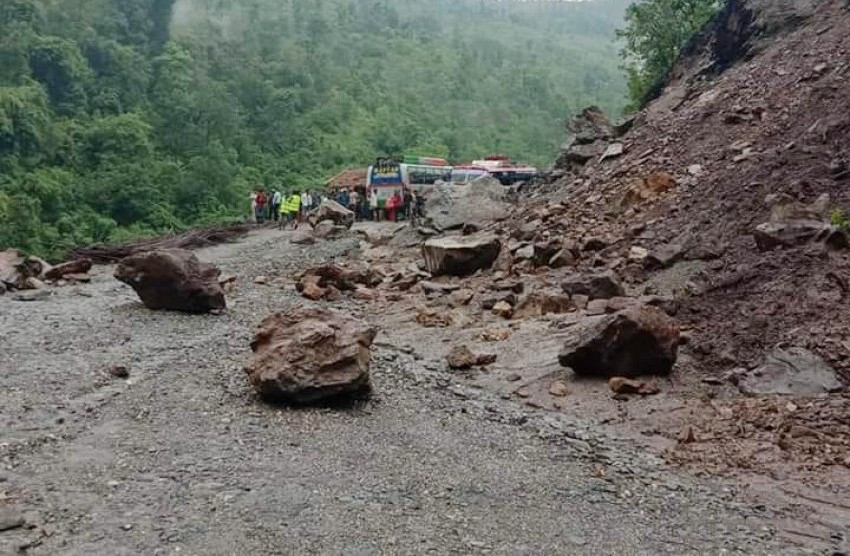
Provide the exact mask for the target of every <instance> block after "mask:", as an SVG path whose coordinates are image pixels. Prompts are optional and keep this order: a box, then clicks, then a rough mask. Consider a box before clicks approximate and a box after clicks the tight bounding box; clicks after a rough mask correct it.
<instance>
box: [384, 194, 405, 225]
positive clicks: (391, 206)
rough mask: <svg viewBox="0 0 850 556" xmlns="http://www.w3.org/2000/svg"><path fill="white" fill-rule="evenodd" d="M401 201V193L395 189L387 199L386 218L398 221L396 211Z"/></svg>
mask: <svg viewBox="0 0 850 556" xmlns="http://www.w3.org/2000/svg"><path fill="white" fill-rule="evenodd" d="M402 202H403V201H402V199H401V194H400V193H399V192H398V191H395V192H394V193H393V195H392V197H390V198H389V200H388V201H387V220H389V221H390V222H398V211H399V209H400V208H401V205H402Z"/></svg>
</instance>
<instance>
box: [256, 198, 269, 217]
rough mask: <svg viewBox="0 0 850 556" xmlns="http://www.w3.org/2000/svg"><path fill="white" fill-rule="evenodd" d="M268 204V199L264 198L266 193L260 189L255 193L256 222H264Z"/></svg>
mask: <svg viewBox="0 0 850 556" xmlns="http://www.w3.org/2000/svg"><path fill="white" fill-rule="evenodd" d="M268 202H269V198H268V197H267V196H266V192H265V191H263V190H262V189H260V190H259V191H258V192H257V200H256V203H257V222H258V223H260V224H262V223H263V222H265V221H266V204H267V203H268Z"/></svg>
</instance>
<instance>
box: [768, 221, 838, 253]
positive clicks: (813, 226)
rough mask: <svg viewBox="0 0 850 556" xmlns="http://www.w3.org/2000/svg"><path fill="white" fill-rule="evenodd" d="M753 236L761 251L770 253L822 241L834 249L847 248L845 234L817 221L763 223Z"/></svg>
mask: <svg viewBox="0 0 850 556" xmlns="http://www.w3.org/2000/svg"><path fill="white" fill-rule="evenodd" d="M753 236H754V237H755V240H756V245H757V246H758V248H759V249H760V250H761V251H770V250H771V249H776V248H777V247H795V246H798V245H805V244H807V243H810V242H814V241H823V242H825V243H826V244H827V245H829V246H831V247H834V248H846V247H847V246H848V238H847V234H845V233H844V232H843V231H841V230H838V229H837V228H835V227H834V226H832V225H830V224H827V223H826V222H820V221H817V220H790V221H787V222H765V223H764V224H760V225H759V226H757V227H756V230H755V233H754V234H753Z"/></svg>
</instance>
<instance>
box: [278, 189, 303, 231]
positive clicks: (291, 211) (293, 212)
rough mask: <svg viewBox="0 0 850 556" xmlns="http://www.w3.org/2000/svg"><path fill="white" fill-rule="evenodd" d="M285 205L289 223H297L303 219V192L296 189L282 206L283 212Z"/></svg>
mask: <svg viewBox="0 0 850 556" xmlns="http://www.w3.org/2000/svg"><path fill="white" fill-rule="evenodd" d="M283 207H286V213H285V215H286V222H287V224H288V223H293V224H294V223H296V222H300V221H301V192H300V191H294V192H293V193H292V194H291V195H290V196H289V198H288V199H287V200H286V202H284V203H283V205H282V206H281V212H282V211H283V210H284V208H283Z"/></svg>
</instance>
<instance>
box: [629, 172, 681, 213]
mask: <svg viewBox="0 0 850 556" xmlns="http://www.w3.org/2000/svg"><path fill="white" fill-rule="evenodd" d="M675 186H676V178H674V177H673V176H672V175H671V174H668V173H667V172H661V171H659V172H652V173H651V174H649V176H647V177H646V179H636V180H634V181H633V182H632V185H631V187H630V188H629V189H628V191H626V194H625V196H624V197H623V200H622V205H623V206H626V207H629V206H632V205H636V204H638V203H641V202H643V201H648V200H650V199H654V198H656V197H658V196H660V195H663V194H664V193H666V192H667V191H669V190H670V189H672V188H673V187H675Z"/></svg>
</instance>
